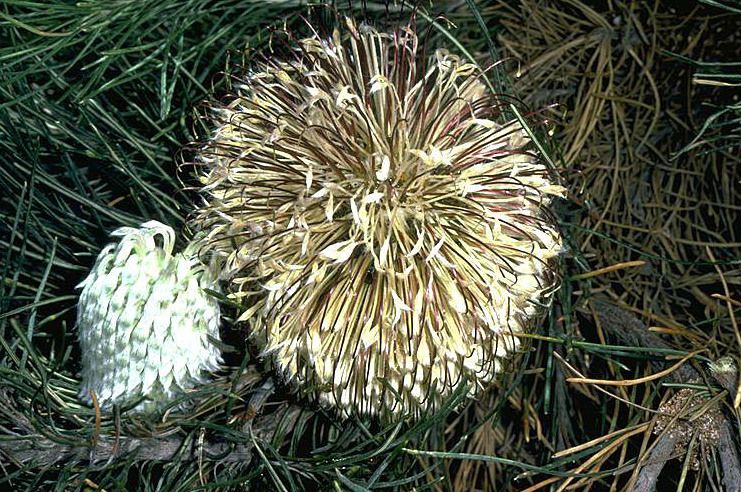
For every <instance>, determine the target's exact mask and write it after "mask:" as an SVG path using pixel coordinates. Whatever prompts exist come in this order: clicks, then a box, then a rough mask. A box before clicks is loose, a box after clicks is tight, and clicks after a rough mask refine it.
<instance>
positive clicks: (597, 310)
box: [591, 299, 741, 492]
mask: <svg viewBox="0 0 741 492" xmlns="http://www.w3.org/2000/svg"><path fill="white" fill-rule="evenodd" d="M591 305H592V308H593V311H592V312H593V314H594V316H595V318H596V319H597V321H598V322H599V323H600V324H601V325H602V326H603V327H604V328H607V329H608V331H609V332H610V333H612V334H613V335H614V336H615V337H617V338H618V339H619V340H620V341H621V342H622V343H625V344H628V345H633V346H636V347H656V348H667V349H669V348H672V347H671V346H670V345H669V344H668V343H666V342H665V341H664V340H662V339H661V338H660V337H659V336H658V335H656V334H654V333H652V332H650V331H649V330H648V328H647V327H646V326H645V325H644V324H643V323H642V322H641V321H640V320H639V319H638V318H636V317H635V316H633V315H632V314H630V313H629V312H627V311H625V310H623V309H621V308H620V307H618V306H616V305H614V304H612V303H610V302H606V301H603V300H599V299H594V300H592V301H591ZM654 365H656V366H657V367H661V366H663V365H664V364H663V363H661V362H660V361H656V362H654ZM699 378H700V374H699V373H698V371H697V370H696V369H695V368H693V367H691V366H689V365H687V364H684V365H682V366H681V367H679V368H678V369H677V370H676V371H674V372H672V373H671V374H669V375H668V377H667V379H670V380H673V381H674V382H685V383H686V382H690V381H693V380H697V379H699ZM732 429H733V426H732V425H731V423H730V422H729V420H728V418H727V417H725V416H724V417H723V423H722V425H721V432H720V441H719V443H718V452H719V454H720V459H721V464H722V466H723V483H724V485H725V487H726V490H733V491H741V461H740V460H739V455H738V452H737V449H736V445H735V443H734V440H733V430H732ZM677 439H678V436H677V435H676V434H674V433H670V432H664V433H662V434H661V435H660V436H659V438H658V439H657V440H656V442H655V443H654V445H653V448H652V449H651V451H650V452H649V455H648V457H647V458H646V465H644V466H643V467H641V469H640V472H639V473H638V476H637V478H636V481H635V483H634V486H633V489H632V490H634V491H636V492H648V491H651V490H654V488H655V486H656V482H657V480H658V478H659V474H660V473H661V471H662V470H663V469H664V465H665V464H666V462H667V460H669V459H670V458H671V457H672V451H673V450H674V447H675V445H676V443H677Z"/></svg>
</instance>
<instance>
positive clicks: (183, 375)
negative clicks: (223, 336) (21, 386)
mask: <svg viewBox="0 0 741 492" xmlns="http://www.w3.org/2000/svg"><path fill="white" fill-rule="evenodd" d="M112 236H118V237H120V238H121V240H120V242H119V243H118V244H115V243H112V244H109V245H107V246H106V247H105V248H104V249H103V251H102V252H101V253H100V255H98V259H97V261H96V262H95V266H94V267H93V269H92V271H91V272H90V274H89V275H88V276H87V278H86V279H85V280H83V281H82V282H81V283H80V284H79V285H78V287H82V293H81V295H80V300H79V303H78V308H77V326H78V331H79V340H80V347H81V350H82V387H81V389H80V398H81V399H82V400H84V401H86V402H88V403H90V402H92V393H94V394H95V396H96V398H97V400H98V404H99V405H100V407H101V408H102V409H104V410H107V409H109V408H110V407H111V406H112V405H113V404H114V403H118V404H125V403H128V402H132V401H134V400H137V399H140V398H143V400H142V401H141V402H140V403H139V404H138V405H137V406H136V407H135V410H137V411H147V410H152V409H156V408H159V407H161V406H162V405H163V404H165V403H167V402H168V401H169V400H171V399H172V398H174V397H175V396H176V395H177V394H178V393H180V392H182V391H183V390H186V389H188V388H192V387H193V386H195V385H196V384H198V383H199V382H202V380H203V379H202V378H203V373H204V372H207V371H213V370H216V369H217V368H218V366H219V363H220V362H221V358H220V354H219V350H218V348H217V347H215V346H214V345H213V344H212V343H211V341H210V340H209V337H210V338H213V339H216V340H218V337H219V304H218V302H217V301H216V300H215V299H214V298H212V297H211V296H209V295H208V294H207V293H206V292H205V291H204V290H203V289H204V288H211V289H214V288H215V280H214V276H213V275H212V273H211V271H210V270H209V269H207V268H205V267H204V266H203V265H202V264H201V263H200V262H199V260H198V259H197V258H196V255H195V254H194V252H192V251H189V250H186V252H185V253H184V254H183V253H178V254H174V255H173V254H172V249H173V242H174V236H175V232H174V231H173V230H172V228H171V227H168V226H166V225H164V224H161V223H159V222H157V221H149V222H146V223H144V224H142V226H141V227H140V228H139V229H136V228H132V227H122V228H120V229H117V230H116V231H114V232H113V233H112Z"/></svg>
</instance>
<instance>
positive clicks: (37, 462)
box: [0, 436, 252, 467]
mask: <svg viewBox="0 0 741 492" xmlns="http://www.w3.org/2000/svg"><path fill="white" fill-rule="evenodd" d="M183 445H184V442H183V439H182V438H180V437H169V438H165V439H159V438H153V437H144V438H135V437H126V438H121V439H120V440H119V443H118V447H116V442H115V439H112V438H108V437H102V436H101V437H100V438H99V439H98V443H97V444H96V445H95V447H91V446H90V447H88V446H78V447H76V446H69V445H66V444H59V443H55V442H54V441H51V440H50V439H46V438H44V437H41V436H33V437H29V438H28V439H23V440H12V441H11V440H7V441H0V454H4V455H6V456H8V458H10V460H11V461H13V462H15V463H16V464H19V465H23V466H32V467H33V466H42V465H43V466H48V465H50V464H54V463H89V464H90V465H95V464H98V463H104V462H107V461H108V460H110V459H114V458H118V457H120V456H123V455H128V457H129V458H131V459H134V460H136V461H193V460H196V459H198V455H197V453H196V451H197V450H196V446H195V445H194V446H191V447H188V448H184V446H183ZM203 451H204V454H206V453H207V454H208V455H214V456H219V461H220V462H224V461H227V462H243V463H248V462H249V460H250V459H251V458H252V444H251V443H247V444H237V445H234V446H233V447H232V445H231V444H230V443H225V442H221V443H217V442H210V443H209V442H206V443H204V444H203Z"/></svg>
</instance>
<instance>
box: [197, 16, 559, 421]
mask: <svg viewBox="0 0 741 492" xmlns="http://www.w3.org/2000/svg"><path fill="white" fill-rule="evenodd" d="M346 26H347V29H346V32H345V33H341V32H339V31H335V33H334V35H333V36H332V38H331V39H322V38H320V37H318V36H314V37H310V38H307V39H302V40H300V41H297V42H295V44H294V45H293V51H294V55H293V56H292V57H291V58H290V59H288V60H285V61H278V60H275V59H267V60H265V61H262V62H258V63H256V64H254V65H253V66H252V67H251V70H250V71H249V72H248V73H247V75H246V76H245V78H244V80H242V81H241V83H240V84H239V85H238V86H237V96H236V97H235V98H234V100H233V101H232V102H231V103H230V104H229V105H228V106H226V107H224V108H220V109H219V110H217V111H216V114H217V115H218V116H217V123H218V125H219V126H218V128H217V129H216V131H215V133H214V135H213V137H212V139H211V141H210V142H209V143H208V144H206V145H205V146H204V147H203V148H202V149H201V151H200V154H199V157H198V161H199V162H200V164H201V165H202V166H203V168H204V169H205V172H204V174H203V176H202V177H201V179H202V183H203V185H204V187H203V194H204V196H205V201H206V203H205V205H204V206H203V207H202V208H201V209H200V210H199V211H198V212H197V214H196V218H195V220H194V227H196V229H200V230H203V231H204V234H205V240H206V247H207V248H209V249H210V250H211V251H214V252H216V254H218V255H221V256H222V257H223V258H224V261H225V265H226V270H225V271H224V274H223V275H224V277H225V278H227V279H230V285H231V291H232V293H231V294H230V295H231V296H232V297H234V298H237V299H239V300H242V301H244V305H245V306H248V308H246V309H245V311H244V313H243V314H242V317H241V319H242V320H246V321H248V322H249V327H250V330H251V334H252V337H253V339H254V340H255V341H256V343H258V344H259V345H260V346H261V347H262V349H263V353H264V354H265V355H269V356H271V357H272V358H273V360H274V362H275V364H276V366H277V368H278V369H279V370H280V371H281V372H282V373H283V374H284V376H285V377H286V379H288V380H290V381H296V382H298V383H300V384H301V385H302V386H303V387H304V388H306V389H308V390H309V391H310V392H311V393H315V394H317V395H318V397H319V400H320V401H321V402H323V403H325V404H329V405H332V406H336V407H338V408H339V410H340V411H341V412H342V413H344V414H353V413H355V414H381V415H382V416H392V417H393V416H398V415H402V414H416V413H419V412H420V411H421V410H426V409H434V408H436V407H438V406H439V405H440V404H441V403H442V401H443V400H444V398H445V397H446V396H448V395H449V394H450V393H452V392H453V390H454V389H455V388H456V387H457V386H458V385H459V384H460V383H462V382H468V383H470V384H471V391H472V392H473V391H476V390H477V389H478V388H481V387H483V386H484V385H486V383H489V382H490V381H492V380H493V378H494V377H495V375H496V374H497V372H498V371H499V370H500V367H501V363H502V358H503V357H504V356H505V355H507V354H508V353H510V352H512V351H513V350H515V348H516V347H517V346H518V344H519V341H518V338H517V337H516V335H515V334H516V333H517V332H523V331H526V330H528V329H529V328H530V325H531V324H532V322H531V320H532V319H533V317H534V316H536V315H537V314H538V313H539V312H540V309H539V308H541V307H542V305H543V303H544V302H545V301H547V299H548V297H549V296H550V294H551V293H552V291H553V289H554V285H555V283H556V279H555V275H554V273H553V271H552V269H551V268H550V267H549V263H550V262H551V260H552V259H553V258H554V256H556V255H557V254H558V252H559V251H560V249H561V240H560V236H559V233H558V231H557V228H556V226H555V225H554V223H553V222H552V219H551V218H550V215H549V214H548V213H547V211H546V209H545V207H546V206H547V205H548V204H549V202H550V197H551V195H558V194H561V193H562V191H563V189H562V188H561V187H560V186H556V185H554V184H553V183H552V182H551V181H550V179H549V176H548V172H547V170H546V168H545V167H544V166H543V165H542V164H541V163H540V161H539V160H538V159H537V157H536V156H535V155H533V154H532V153H530V152H528V151H527V150H526V146H527V145H528V143H529V140H528V137H527V136H526V134H525V133H524V132H523V130H522V128H521V126H520V125H519V124H518V123H516V122H510V123H507V124H500V123H498V122H497V121H495V120H496V119H498V118H500V117H501V116H502V115H501V112H500V109H499V108H500V106H502V102H501V101H499V100H498V99H497V98H496V97H495V96H494V94H492V93H491V92H490V91H489V90H488V88H487V86H486V85H484V83H483V82H482V79H483V77H484V75H483V74H482V71H481V70H480V69H479V68H477V67H476V66H474V65H472V64H470V63H466V62H464V61H463V60H461V59H460V58H459V57H457V56H455V55H453V54H450V53H448V52H447V51H445V50H437V51H435V52H434V53H433V54H432V55H431V56H429V57H427V56H425V54H424V53H423V52H422V51H423V50H421V49H420V47H419V45H418V38H417V36H416V34H415V32H414V31H413V30H412V29H411V28H406V29H403V30H400V31H398V32H394V33H390V34H388V33H381V32H377V31H376V30H374V29H372V28H371V27H369V26H366V25H361V26H356V25H355V23H354V22H352V21H350V20H347V21H346Z"/></svg>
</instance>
